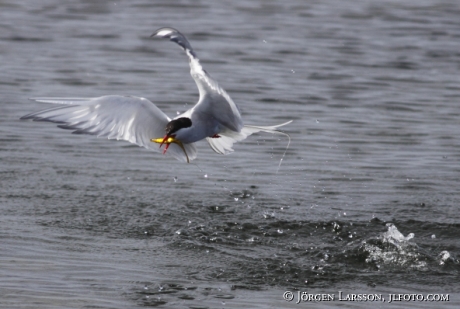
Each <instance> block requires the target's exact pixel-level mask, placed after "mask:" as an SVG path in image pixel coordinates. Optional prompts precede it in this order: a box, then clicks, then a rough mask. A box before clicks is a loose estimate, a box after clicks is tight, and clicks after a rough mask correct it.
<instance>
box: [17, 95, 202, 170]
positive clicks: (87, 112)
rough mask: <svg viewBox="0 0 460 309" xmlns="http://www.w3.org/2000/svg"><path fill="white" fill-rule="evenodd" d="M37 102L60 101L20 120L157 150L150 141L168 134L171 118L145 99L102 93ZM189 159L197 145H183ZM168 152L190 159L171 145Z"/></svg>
mask: <svg viewBox="0 0 460 309" xmlns="http://www.w3.org/2000/svg"><path fill="white" fill-rule="evenodd" d="M32 100H35V101H37V102H44V103H54V104H59V106H57V107H53V108H49V109H46V110H43V111H39V112H36V113H32V114H29V115H26V116H23V117H21V119H33V120H34V121H47V122H54V123H58V127H60V128H63V129H69V130H73V132H72V133H74V134H90V135H96V136H98V137H107V138H108V139H117V140H125V141H128V142H130V143H133V144H137V145H139V146H142V147H145V148H147V149H149V150H152V151H155V152H161V151H162V150H161V149H160V148H159V145H158V144H156V143H153V142H151V141H150V139H152V138H160V137H163V136H164V134H165V127H166V124H167V123H168V122H169V121H170V118H169V117H168V116H166V115H165V114H164V113H163V112H162V111H161V110H160V109H159V108H158V107H157V106H155V104H153V103H152V102H150V101H149V100H147V99H145V98H138V97H127V96H116V95H111V96H103V97H98V98H87V99H83V98H34V99H32ZM184 148H185V151H186V152H187V155H188V157H189V159H190V160H193V159H195V158H196V148H195V145H194V144H193V143H192V144H184ZM166 154H167V155H170V156H173V157H174V158H176V159H177V160H179V161H183V162H187V157H186V155H185V154H184V151H183V150H182V149H181V148H180V147H179V146H178V145H176V144H171V145H170V147H169V149H168V151H167V152H166Z"/></svg>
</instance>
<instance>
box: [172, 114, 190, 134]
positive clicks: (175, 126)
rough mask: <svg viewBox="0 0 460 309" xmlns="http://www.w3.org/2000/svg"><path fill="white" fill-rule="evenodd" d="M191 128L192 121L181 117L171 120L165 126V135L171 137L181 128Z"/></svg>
mask: <svg viewBox="0 0 460 309" xmlns="http://www.w3.org/2000/svg"><path fill="white" fill-rule="evenodd" d="M191 126H192V120H190V118H185V117H181V118H177V119H174V120H171V121H170V122H168V124H167V125H166V128H165V131H166V135H168V136H171V135H173V134H174V133H175V132H177V131H178V130H180V129H182V128H188V127H191Z"/></svg>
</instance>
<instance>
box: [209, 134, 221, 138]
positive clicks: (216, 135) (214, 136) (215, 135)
mask: <svg viewBox="0 0 460 309" xmlns="http://www.w3.org/2000/svg"><path fill="white" fill-rule="evenodd" d="M219 137H220V135H219V134H214V135H213V136H211V138H219Z"/></svg>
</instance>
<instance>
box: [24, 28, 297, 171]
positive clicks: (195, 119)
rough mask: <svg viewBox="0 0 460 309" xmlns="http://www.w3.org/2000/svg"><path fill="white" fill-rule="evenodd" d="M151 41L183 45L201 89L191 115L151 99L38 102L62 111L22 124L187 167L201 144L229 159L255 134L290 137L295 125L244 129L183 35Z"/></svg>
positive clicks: (170, 32) (161, 32) (170, 33)
mask: <svg viewBox="0 0 460 309" xmlns="http://www.w3.org/2000/svg"><path fill="white" fill-rule="evenodd" d="M151 37H154V38H165V39H169V40H170V41H172V42H175V43H177V44H178V45H179V46H180V47H181V48H182V49H183V50H184V51H185V53H186V54H187V56H188V58H189V62H190V74H191V75H192V78H193V79H194V80H195V83H196V85H197V87H198V91H199V99H198V103H196V105H195V106H193V107H192V108H191V109H189V110H188V111H186V112H185V113H183V114H181V115H178V116H177V117H175V118H174V119H171V118H169V117H168V116H167V115H166V114H165V113H163V112H162V111H161V110H160V109H159V108H158V107H157V106H156V105H155V104H154V103H152V102H151V101H149V100H147V99H145V98H141V97H133V96H121V95H108V96H102V97H96V98H32V99H31V100H34V101H37V102H42V103H53V104H58V106H55V107H52V108H49V109H46V110H42V111H39V112H35V113H32V114H28V115H25V116H23V117H21V119H32V120H34V121H47V122H54V123H57V124H58V127H59V128H63V129H69V130H73V132H72V133H74V134H90V135H96V136H98V137H107V138H108V139H116V140H125V141H128V142H130V143H133V144H137V145H139V146H141V147H145V148H147V149H148V150H152V151H155V152H161V151H163V154H168V155H170V156H172V157H174V158H176V159H177V160H179V161H182V162H187V163H190V161H191V160H193V159H195V158H196V156H197V150H196V146H195V143H196V142H198V141H200V140H203V139H206V140H207V141H208V143H209V145H210V146H211V148H212V149H213V150H214V151H215V152H216V153H218V154H229V153H231V152H233V148H232V147H233V144H234V143H236V142H239V141H242V140H244V139H245V138H246V137H248V136H249V135H251V134H253V133H257V132H268V133H273V134H283V135H287V134H286V133H284V132H281V131H279V130H278V128H279V127H281V126H284V125H287V124H289V123H291V122H292V120H291V121H288V122H285V123H282V124H278V125H274V126H252V125H243V120H242V118H241V114H240V110H239V108H238V106H237V105H236V104H235V103H234V102H233V100H232V99H231V98H230V96H229V95H228V94H227V92H225V90H224V89H222V88H221V87H220V86H219V85H218V84H217V82H216V81H214V80H213V79H212V78H211V77H210V76H209V74H208V73H207V72H206V71H205V70H204V69H203V68H202V66H201V64H200V61H199V59H198V58H197V56H196V54H195V52H194V51H193V49H192V46H191V45H190V43H189V42H188V40H187V39H186V38H185V36H184V35H183V34H182V33H180V32H179V31H177V30H176V29H174V28H168V27H165V28H161V29H158V30H157V31H155V32H154V33H153V34H152V35H151ZM287 136H288V137H289V135H287ZM158 144H159V146H158ZM163 146H164V149H162V147H163ZM280 164H281V162H280Z"/></svg>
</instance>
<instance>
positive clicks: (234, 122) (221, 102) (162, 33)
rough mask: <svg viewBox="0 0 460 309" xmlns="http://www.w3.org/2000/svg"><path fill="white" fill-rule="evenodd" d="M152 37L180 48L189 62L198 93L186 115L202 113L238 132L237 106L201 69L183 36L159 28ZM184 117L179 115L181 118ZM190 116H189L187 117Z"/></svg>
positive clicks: (238, 115)
mask: <svg viewBox="0 0 460 309" xmlns="http://www.w3.org/2000/svg"><path fill="white" fill-rule="evenodd" d="M152 37H160V38H167V39H169V40H171V41H173V42H176V43H177V44H178V45H179V46H181V47H182V48H183V49H184V51H185V53H186V54H187V56H188V57H189V60H190V74H191V75H192V77H193V79H194V80H195V83H196V85H197V87H198V91H199V93H200V98H199V101H198V103H197V104H196V105H195V106H194V107H193V108H192V109H191V110H189V111H188V112H186V114H187V113H190V114H192V113H194V112H197V113H202V114H205V115H207V117H212V118H214V119H216V120H217V121H218V122H219V123H220V124H221V126H222V127H226V128H228V129H230V130H232V131H235V132H240V130H241V129H242V128H243V120H242V119H241V114H240V111H239V109H238V107H237V105H236V104H235V103H234V102H233V100H232V99H231V98H230V96H229V95H228V94H227V92H225V90H224V89H222V88H221V87H220V86H219V85H218V84H217V82H216V81H214V80H213V79H212V78H211V77H210V76H209V74H208V73H207V72H206V71H205V70H204V69H203V67H202V66H201V64H200V60H199V59H198V58H197V56H196V54H195V52H194V51H193V49H192V46H191V45H190V43H189V42H188V41H187V39H186V38H185V36H184V35H183V34H182V33H180V32H179V31H177V30H176V29H173V28H161V29H158V30H157V31H155V33H153V34H152ZM183 116H186V115H181V116H180V117H183ZM187 116H190V115H187Z"/></svg>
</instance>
